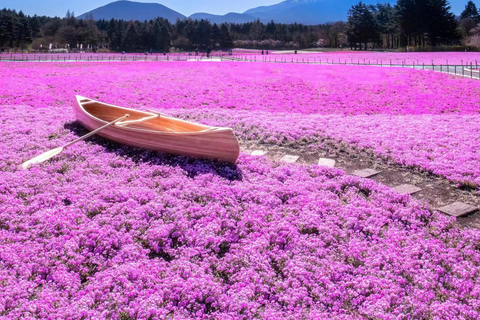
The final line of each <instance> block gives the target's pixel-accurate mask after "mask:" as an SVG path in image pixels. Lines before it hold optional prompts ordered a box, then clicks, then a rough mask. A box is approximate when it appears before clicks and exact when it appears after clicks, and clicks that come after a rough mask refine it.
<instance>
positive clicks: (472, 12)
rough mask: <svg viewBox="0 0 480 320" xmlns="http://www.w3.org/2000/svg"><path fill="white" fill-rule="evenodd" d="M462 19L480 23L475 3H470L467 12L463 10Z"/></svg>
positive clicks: (466, 8) (466, 7)
mask: <svg viewBox="0 0 480 320" xmlns="http://www.w3.org/2000/svg"><path fill="white" fill-rule="evenodd" d="M460 19H472V20H473V21H475V22H479V20H480V16H479V14H478V9H477V6H476V5H475V3H473V1H468V3H467V5H466V6H465V10H463V12H462V14H461V15H460Z"/></svg>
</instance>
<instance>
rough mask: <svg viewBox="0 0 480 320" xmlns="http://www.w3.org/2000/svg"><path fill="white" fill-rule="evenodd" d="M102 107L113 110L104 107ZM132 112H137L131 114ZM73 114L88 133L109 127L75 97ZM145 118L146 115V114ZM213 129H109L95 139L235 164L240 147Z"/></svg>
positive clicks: (226, 131)
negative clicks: (182, 131) (157, 130)
mask: <svg viewBox="0 0 480 320" xmlns="http://www.w3.org/2000/svg"><path fill="white" fill-rule="evenodd" d="M105 107H106V108H108V107H115V106H111V105H107V104H105ZM122 109H125V108H122ZM125 110H126V109H125ZM132 112H138V111H135V110H132ZM74 113H75V117H76V119H77V121H78V122H80V123H81V124H82V125H83V126H84V127H85V128H87V129H88V130H90V131H93V130H95V129H98V128H99V127H101V126H103V125H105V124H106V123H108V122H107V121H102V120H101V119H98V118H96V117H94V116H92V115H91V114H89V113H87V112H86V111H85V109H84V108H83V107H82V105H81V103H80V101H79V98H78V97H77V102H76V103H75V104H74ZM146 115H149V114H148V113H146ZM150 115H151V114H150ZM213 129H215V130H212V131H211V132H197V133H195V132H193V133H174V132H150V131H145V130H135V129H131V128H125V127H122V126H110V127H108V128H106V129H104V130H102V131H100V132H99V133H98V135H99V136H101V137H103V138H105V139H108V140H111V141H115V142H118V143H121V144H125V145H128V146H132V147H138V148H143V149H148V150H155V151H161V152H165V153H171V154H175V155H184V156H190V157H198V158H205V159H214V160H220V161H226V162H230V163H235V162H236V161H237V158H238V155H239V153H240V147H239V144H238V140H237V138H236V136H235V134H234V133H233V131H232V129H229V128H213Z"/></svg>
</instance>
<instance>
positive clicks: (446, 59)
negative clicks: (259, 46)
mask: <svg viewBox="0 0 480 320" xmlns="http://www.w3.org/2000/svg"><path fill="white" fill-rule="evenodd" d="M234 53H235V55H246V56H249V57H251V58H253V59H255V57H256V59H257V60H258V59H261V58H262V55H261V51H257V52H255V51H245V52H243V51H235V52H234ZM263 57H264V58H268V59H275V58H277V61H278V60H280V59H283V60H286V61H289V62H290V61H292V59H293V61H294V62H296V61H297V60H298V61H299V62H302V61H304V62H309V63H312V62H322V63H335V64H343V63H349V64H351V63H353V64H383V65H388V64H390V63H391V64H394V65H423V64H425V65H432V64H434V65H470V64H472V65H474V66H478V64H480V53H479V52H370V51H338V52H305V51H300V52H299V53H298V54H293V53H291V52H289V53H284V52H282V51H278V52H275V51H270V54H269V55H268V56H267V55H264V56H263Z"/></svg>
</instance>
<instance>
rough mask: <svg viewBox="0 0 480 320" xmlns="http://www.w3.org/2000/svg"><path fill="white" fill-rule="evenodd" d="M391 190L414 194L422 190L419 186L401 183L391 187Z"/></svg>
mask: <svg viewBox="0 0 480 320" xmlns="http://www.w3.org/2000/svg"><path fill="white" fill-rule="evenodd" d="M393 190H395V191H397V192H398V193H400V194H414V193H417V192H420V191H422V189H420V188H419V187H416V186H413V185H411V184H402V185H401V186H398V187H395V188H393Z"/></svg>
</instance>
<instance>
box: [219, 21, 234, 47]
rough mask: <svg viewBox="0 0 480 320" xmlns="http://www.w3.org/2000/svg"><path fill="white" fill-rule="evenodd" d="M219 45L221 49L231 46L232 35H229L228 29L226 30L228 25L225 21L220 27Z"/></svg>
mask: <svg viewBox="0 0 480 320" xmlns="http://www.w3.org/2000/svg"><path fill="white" fill-rule="evenodd" d="M220 47H221V48H222V49H231V48H233V40H232V36H231V35H230V31H228V27H227V25H226V24H225V23H224V24H222V26H221V27H220Z"/></svg>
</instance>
